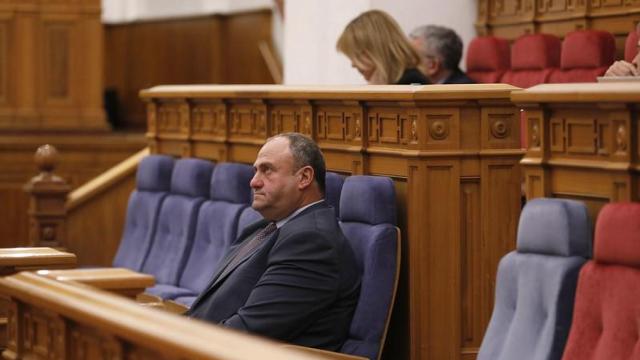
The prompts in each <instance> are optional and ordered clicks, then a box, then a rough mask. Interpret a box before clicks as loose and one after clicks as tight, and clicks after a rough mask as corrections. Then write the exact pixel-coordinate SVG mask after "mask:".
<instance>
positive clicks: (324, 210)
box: [281, 202, 340, 233]
mask: <svg viewBox="0 0 640 360" xmlns="http://www.w3.org/2000/svg"><path fill="white" fill-rule="evenodd" d="M339 229H340V227H339V226H338V220H337V218H336V214H335V212H334V210H333V208H331V207H329V206H328V205H327V204H326V203H325V202H322V203H319V204H315V205H313V206H311V207H309V208H308V209H305V210H304V211H303V212H302V213H300V214H299V215H298V216H296V217H294V218H293V219H291V220H290V221H288V222H287V223H286V224H285V225H284V226H283V227H282V229H281V232H285V233H286V232H290V231H301V230H302V231H312V232H313V231H319V232H322V231H327V230H339Z"/></svg>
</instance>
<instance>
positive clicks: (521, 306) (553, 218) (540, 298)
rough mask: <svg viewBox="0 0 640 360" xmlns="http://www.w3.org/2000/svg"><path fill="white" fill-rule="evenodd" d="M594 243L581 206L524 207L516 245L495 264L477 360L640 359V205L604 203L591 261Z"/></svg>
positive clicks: (541, 203)
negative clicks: (492, 297)
mask: <svg viewBox="0 0 640 360" xmlns="http://www.w3.org/2000/svg"><path fill="white" fill-rule="evenodd" d="M591 240H592V234H591V223H590V220H589V216H588V214H587V209H586V207H585V206H584V205H583V204H582V203H579V202H575V201H570V200H560V199H535V200H533V201H531V202H529V203H528V204H527V205H526V206H525V208H524V209H523V212H522V215H521V218H520V224H519V228H518V239H517V249H516V250H515V251H513V252H511V253H509V254H507V255H506V256H504V257H503V258H502V260H501V261H500V265H499V267H498V275H497V281H496V297H495V306H494V310H493V315H492V317H491V321H490V323H489V326H488V328H487V331H486V333H485V336H484V339H483V342H482V346H481V348H480V353H479V354H478V359H479V360H486V359H492V360H506V359H516V358H518V359H522V360H526V359H549V360H552V359H565V360H574V359H610V358H611V359H623V358H624V359H636V358H640V347H638V338H639V336H638V334H639V333H640V327H639V326H638V318H639V316H640V308H639V307H638V306H637V299H638V298H639V296H640V204H639V203H618V204H609V205H606V206H605V207H604V208H603V209H602V210H601V212H600V214H599V216H598V220H597V223H596V228H595V237H594V242H593V245H594V247H595V251H594V252H593V258H591V257H592V256H591V255H592V241H591Z"/></svg>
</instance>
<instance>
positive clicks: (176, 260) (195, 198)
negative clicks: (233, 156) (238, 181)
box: [142, 159, 214, 285]
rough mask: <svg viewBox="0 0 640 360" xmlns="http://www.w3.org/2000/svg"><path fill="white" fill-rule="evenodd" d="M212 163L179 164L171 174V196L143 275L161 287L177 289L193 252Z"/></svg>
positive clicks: (188, 161) (190, 161) (164, 206)
mask: <svg viewBox="0 0 640 360" xmlns="http://www.w3.org/2000/svg"><path fill="white" fill-rule="evenodd" d="M213 167H214V166H213V163H211V162H209V161H206V160H201V159H180V160H178V161H176V163H175V166H174V168H173V173H172V174H171V193H170V194H169V195H168V196H167V197H166V198H165V200H164V202H163V203H162V206H161V207H160V214H159V215H158V226H157V228H156V233H155V237H154V241H153V245H152V246H151V251H150V252H149V255H148V256H147V259H146V260H145V262H144V265H143V267H142V272H144V273H147V274H151V275H153V276H155V278H156V282H157V283H159V284H169V285H176V284H177V283H178V279H179V276H180V274H181V272H182V269H183V268H184V265H185V262H186V260H187V256H188V255H189V253H190V251H191V245H192V243H193V234H194V232H195V225H196V220H197V215H198V210H199V208H200V205H201V204H202V203H203V202H204V201H205V199H206V198H207V197H208V196H209V184H210V181H211V174H212V172H213Z"/></svg>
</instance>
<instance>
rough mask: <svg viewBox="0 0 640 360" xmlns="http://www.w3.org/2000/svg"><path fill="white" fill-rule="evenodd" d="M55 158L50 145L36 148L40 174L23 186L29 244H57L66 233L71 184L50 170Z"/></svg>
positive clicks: (55, 152)
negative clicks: (26, 206) (26, 193)
mask: <svg viewBox="0 0 640 360" xmlns="http://www.w3.org/2000/svg"><path fill="white" fill-rule="evenodd" d="M57 158H58V152H57V150H56V149H55V148H54V147H53V146H50V145H43V146H41V147H39V148H38V150H37V151H36V154H35V161H36V164H37V165H38V169H39V170H40V174H39V175H37V176H35V177H33V178H32V179H31V181H30V182H29V183H28V184H27V185H25V191H26V192H28V193H29V194H30V195H31V199H30V202H29V245H30V246H48V247H59V246H61V245H62V241H63V239H64V238H65V235H66V226H65V215H66V210H65V202H66V200H67V194H68V193H69V191H70V190H71V187H70V186H69V184H67V183H66V182H65V181H64V180H63V179H62V178H60V177H58V176H56V175H55V174H54V173H53V170H54V169H55V165H56V161H57Z"/></svg>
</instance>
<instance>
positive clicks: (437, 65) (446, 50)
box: [409, 25, 475, 84]
mask: <svg viewBox="0 0 640 360" xmlns="http://www.w3.org/2000/svg"><path fill="white" fill-rule="evenodd" d="M409 38H410V39H411V42H412V44H413V46H414V47H415V49H416V50H417V51H418V54H419V55H420V64H419V65H418V69H420V71H422V73H423V74H424V75H425V76H426V77H427V78H428V79H429V81H431V82H432V83H433V84H475V81H473V80H472V79H471V78H469V77H468V76H467V74H465V73H464V72H463V71H462V70H460V67H459V64H460V59H461V58H462V39H460V36H458V34H456V32H455V31H453V30H451V29H449V28H446V27H444V26H436V25H424V26H420V27H418V28H416V29H414V30H413V31H412V32H411V34H409Z"/></svg>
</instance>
